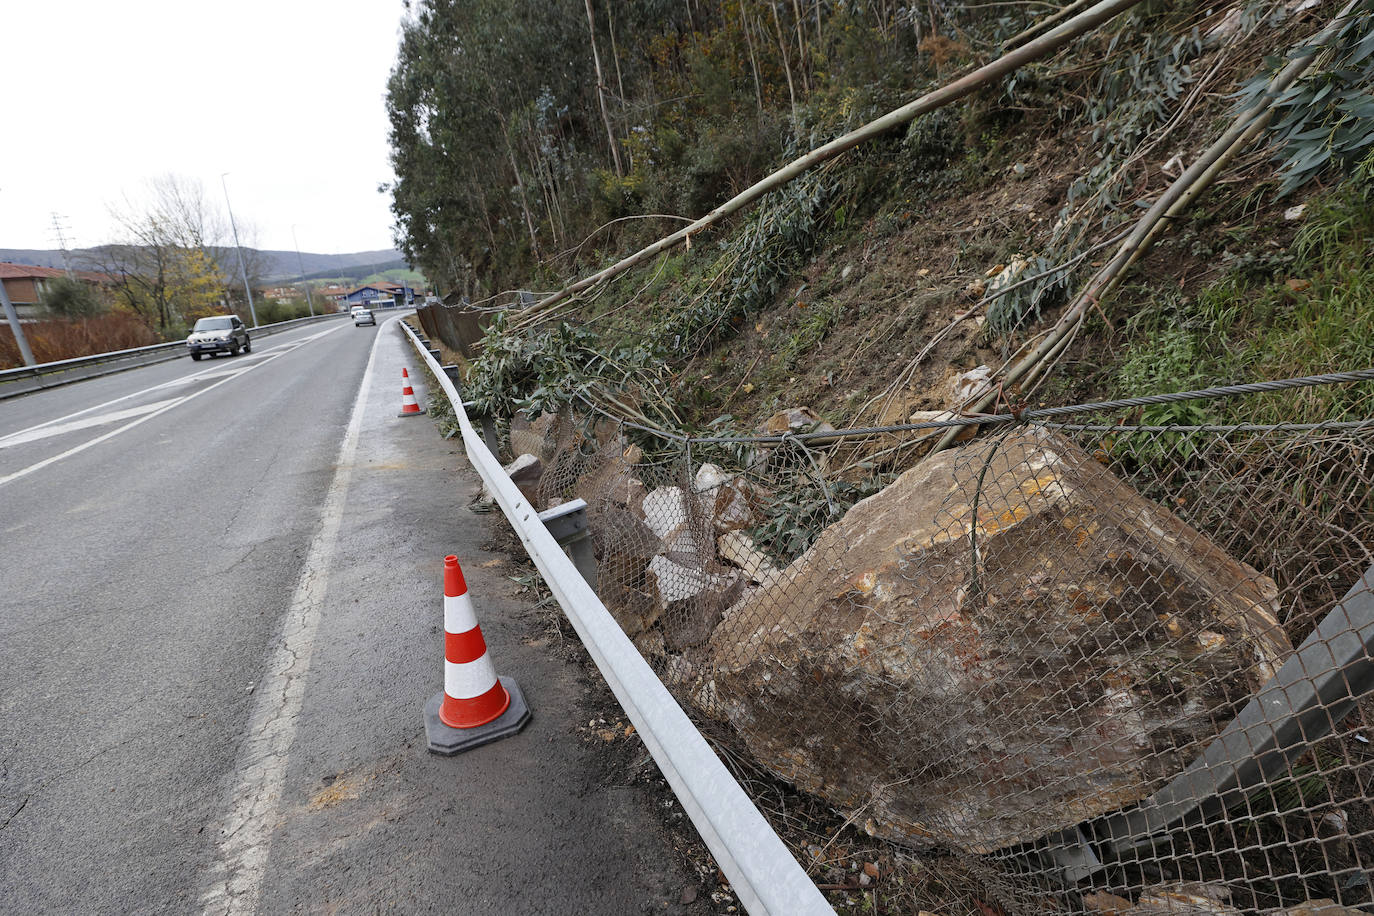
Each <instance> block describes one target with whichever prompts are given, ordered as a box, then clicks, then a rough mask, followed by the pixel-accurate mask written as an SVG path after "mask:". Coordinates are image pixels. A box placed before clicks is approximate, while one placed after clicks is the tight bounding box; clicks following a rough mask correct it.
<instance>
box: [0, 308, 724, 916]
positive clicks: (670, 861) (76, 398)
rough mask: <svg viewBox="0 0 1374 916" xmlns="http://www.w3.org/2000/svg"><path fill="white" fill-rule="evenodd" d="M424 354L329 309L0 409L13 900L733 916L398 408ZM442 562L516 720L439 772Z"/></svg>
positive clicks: (466, 484)
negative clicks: (465, 589) (244, 345)
mask: <svg viewBox="0 0 1374 916" xmlns="http://www.w3.org/2000/svg"><path fill="white" fill-rule="evenodd" d="M414 365H415V362H414V360H413V358H412V356H411V354H410V353H409V351H408V348H407V347H406V346H405V344H404V343H403V341H402V335H401V334H400V332H399V329H398V328H397V327H396V326H395V325H394V324H392V323H390V322H388V321H383V322H382V323H381V326H380V327H379V328H377V329H375V330H374V329H373V328H354V327H353V326H352V324H351V323H349V322H347V321H340V322H337V323H336V322H324V323H321V324H317V325H311V326H309V327H306V328H302V329H298V330H295V331H291V332H287V333H283V334H281V335H277V336H272V337H261V338H259V339H258V340H256V341H255V342H254V352H253V353H252V354H251V355H242V356H238V357H227V358H224V357H222V358H218V359H214V360H209V361H202V362H200V363H192V362H190V361H189V360H177V361H175V362H171V363H164V364H159V365H155V366H148V367H144V368H141V369H137V370H133V371H130V372H126V373H121V374H119V375H114V376H110V377H107V378H102V379H96V380H91V381H87V382H82V383H79V384H75V385H70V386H67V387H64V388H59V389H53V390H49V391H44V392H40V393H37V394H34V395H30V396H26V397H21V398H16V399H12V400H9V401H6V402H0V532H3V541H2V542H0V543H2V544H3V553H2V554H0V564H3V565H0V582H3V589H2V590H0V898H2V899H3V900H4V905H3V908H4V909H5V910H7V911H11V912H83V913H128V912H152V913H163V912H166V913H187V912H211V913H221V912H241V913H251V912H260V913H286V912H378V911H401V912H413V911H422V910H430V909H434V910H444V911H447V912H461V913H473V914H480V913H492V914H497V913H500V914H507V913H509V914H520V913H558V914H566V913H704V912H717V911H723V910H724V909H725V907H724V905H722V904H721V903H720V902H719V901H717V902H716V903H712V902H711V898H710V895H709V892H710V891H711V890H714V889H715V888H714V887H713V886H707V883H704V881H703V877H702V875H701V872H700V869H699V868H698V867H697V866H696V865H694V864H693V860H692V858H693V857H692V854H691V853H690V851H685V849H686V847H687V846H689V845H690V843H689V842H688V840H685V839H684V829H683V828H682V827H680V826H679V827H669V826H665V825H666V824H673V823H677V824H680V823H681V821H680V815H678V814H677V813H676V812H675V811H672V810H668V809H671V808H672V803H671V802H669V801H665V800H664V799H665V797H664V795H663V793H662V791H661V790H660V789H658V788H657V783H656V781H655V780H654V779H653V778H652V775H653V774H652V767H651V765H650V766H648V767H647V775H646V765H645V762H644V759H643V756H642V754H640V753H638V751H637V746H638V741H637V739H636V738H634V737H633V736H625V735H624V734H623V733H620V734H619V735H618V736H617V737H616V738H615V741H614V742H609V741H608V743H607V747H598V742H601V741H603V740H606V739H605V733H606V731H607V729H605V728H600V727H599V728H597V729H588V728H587V727H586V726H588V723H589V722H594V721H595V720H596V719H597V718H599V717H607V718H609V717H610V716H611V712H613V710H608V709H607V707H606V706H605V697H606V693H605V691H604V688H602V687H601V686H599V685H598V684H596V683H595V682H594V680H593V679H591V678H589V677H588V676H587V674H586V671H585V669H584V668H582V667H581V666H579V665H577V664H575V663H572V662H569V661H568V660H567V658H566V654H559V653H555V652H553V651H551V648H552V646H551V642H552V641H556V638H555V637H550V636H549V635H548V633H547V626H546V621H545V619H544V618H543V617H542V616H541V612H538V611H536V610H534V609H532V608H530V607H529V606H528V605H529V600H528V598H526V597H522V595H521V592H520V589H519V588H517V586H516V585H514V584H513V583H512V582H511V580H510V573H511V568H510V564H509V561H508V560H507V559H504V558H503V557H501V556H500V555H499V554H496V553H490V552H488V551H487V550H486V549H484V547H486V546H489V545H490V544H491V543H492V541H493V539H494V538H496V537H497V536H498V532H497V530H496V526H498V525H501V524H503V522H502V520H501V517H500V515H499V514H496V515H478V514H474V513H473V512H471V511H469V510H468V508H467V506H468V504H469V502H470V500H471V498H472V496H473V494H474V493H475V490H476V481H475V477H474V475H473V474H472V473H471V471H470V469H468V467H467V464H466V461H465V460H464V458H463V457H462V455H461V453H460V450H459V447H458V445H457V444H456V441H444V440H442V439H441V438H440V437H439V436H438V434H437V433H436V431H435V429H434V426H433V424H432V423H431V422H430V421H429V420H428V418H421V419H415V418H404V419H403V418H399V417H398V416H397V412H398V409H399V407H400V374H401V373H400V370H401V367H402V366H410V367H412V368H413V367H414ZM416 381H417V387H418V381H419V380H418V379H417V380H416ZM419 394H420V400H421V403H422V404H423V403H424V392H423V390H420V391H419ZM446 553H456V554H458V555H459V557H460V559H461V560H462V562H463V565H464V570H465V573H466V574H467V580H468V583H469V587H470V589H471V591H472V593H473V595H474V597H475V598H476V599H477V601H478V608H479V614H480V619H481V623H482V628H483V631H484V634H485V636H486V639H487V643H488V645H489V646H490V650H491V652H492V655H493V659H494V661H495V663H496V666H497V669H498V671H499V672H500V673H501V674H503V675H507V676H511V677H514V678H515V679H516V680H517V681H518V682H519V683H520V685H521V687H522V688H523V690H524V692H525V695H526V697H527V699H528V701H529V704H530V707H531V709H532V710H533V713H534V718H533V720H532V722H531V724H530V725H529V726H528V727H527V728H526V729H525V730H524V731H523V732H522V733H521V734H520V735H518V736H516V737H515V738H511V739H508V740H506V741H502V742H500V743H498V744H493V745H489V746H487V747H485V748H481V749H479V750H477V751H474V752H471V753H469V754H466V755H461V756H458V757H453V758H444V757H438V756H435V755H432V754H429V753H428V752H427V751H426V750H425V745H424V735H423V723H422V719H421V708H422V705H423V703H424V701H425V699H426V698H427V697H428V696H430V695H431V694H433V693H434V692H435V691H437V690H438V689H439V687H440V685H441V683H442V629H443V626H442V597H441V596H442V579H441V567H442V557H443V556H444V554H446ZM597 724H598V725H599V723H597ZM597 732H600V733H601V734H602V735H603V737H602V738H595V737H592V738H590V739H589V735H594V734H595V733H597ZM610 744H615V745H616V748H615V752H611V750H610V748H609V745H610ZM698 889H700V890H701V893H700V894H699V895H698V893H697V891H698ZM692 899H695V901H696V902H695V903H689V904H683V903H680V901H681V900H692Z"/></svg>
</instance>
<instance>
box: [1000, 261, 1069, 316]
mask: <svg viewBox="0 0 1374 916" xmlns="http://www.w3.org/2000/svg"><path fill="white" fill-rule="evenodd" d="M1072 274H1073V271H1072V269H1070V268H1068V267H1065V266H1063V265H1062V264H1056V263H1053V262H1052V261H1051V259H1049V258H1046V257H1043V256H1040V255H1036V256H1035V257H1032V258H1030V259H1029V260H1028V261H1027V262H1026V267H1025V269H1024V270H1022V271H1020V272H1019V273H1017V274H1014V275H1012V276H1010V277H1009V278H1007V279H1006V280H1004V281H998V280H997V279H996V278H994V281H993V282H992V283H989V284H988V288H987V292H986V295H987V296H988V297H989V298H992V297H995V298H992V301H991V302H990V303H989V304H988V331H989V333H992V334H1010V333H1012V332H1013V331H1015V330H1016V329H1018V328H1020V327H1021V326H1022V325H1023V324H1025V323H1026V322H1027V321H1033V320H1038V319H1039V318H1040V313H1041V311H1042V310H1043V309H1046V308H1053V307H1054V306H1056V305H1058V304H1059V303H1060V302H1061V301H1062V300H1063V299H1064V298H1065V297H1066V295H1067V294H1068V291H1069V280H1070V277H1071V276H1072ZM1021 284H1024V285H1021Z"/></svg>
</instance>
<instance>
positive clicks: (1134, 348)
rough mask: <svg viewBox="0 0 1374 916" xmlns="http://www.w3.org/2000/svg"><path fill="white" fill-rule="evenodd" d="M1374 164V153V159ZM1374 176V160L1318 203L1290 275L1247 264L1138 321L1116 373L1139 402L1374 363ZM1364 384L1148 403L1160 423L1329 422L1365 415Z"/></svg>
mask: <svg viewBox="0 0 1374 916" xmlns="http://www.w3.org/2000/svg"><path fill="white" fill-rule="evenodd" d="M1368 161H1374V157H1370V160H1367V162H1368ZM1372 240H1374V182H1371V181H1370V178H1369V175H1368V174H1367V170H1366V166H1363V165H1362V166H1361V169H1360V170H1358V171H1357V173H1356V174H1355V175H1354V176H1352V177H1351V178H1350V179H1349V180H1348V181H1347V182H1345V183H1344V184H1343V185H1342V186H1340V187H1338V188H1337V189H1335V190H1333V191H1332V192H1330V193H1328V194H1326V195H1323V196H1322V197H1319V198H1316V199H1314V200H1312V201H1309V203H1308V208H1307V213H1306V224H1305V225H1304V227H1303V229H1302V230H1301V232H1300V233H1299V234H1298V236H1297V238H1296V239H1295V240H1294V242H1293V245H1292V247H1291V252H1290V254H1289V255H1288V256H1287V257H1286V258H1284V259H1281V260H1279V261H1278V262H1277V263H1279V264H1286V265H1287V266H1288V267H1289V270H1288V271H1282V272H1280V273H1279V274H1277V275H1270V276H1266V275H1264V274H1263V273H1262V272H1259V273H1257V272H1256V271H1254V270H1253V269H1252V265H1251V264H1250V263H1249V262H1246V261H1242V260H1240V259H1237V261H1236V262H1233V264H1232V266H1231V269H1230V270H1228V272H1227V273H1226V274H1225V275H1224V276H1223V277H1221V278H1220V279H1218V280H1217V281H1215V282H1213V283H1212V284H1210V285H1208V286H1207V287H1206V288H1205V289H1203V290H1202V291H1201V292H1199V294H1198V295H1197V296H1196V297H1195V298H1194V299H1192V300H1185V299H1182V298H1180V297H1178V296H1172V297H1167V296H1166V297H1163V298H1161V299H1159V300H1158V301H1157V302H1156V303H1155V304H1154V305H1153V306H1151V307H1148V308H1146V309H1144V310H1142V311H1141V312H1140V313H1138V314H1137V315H1136V316H1134V317H1132V319H1131V320H1130V321H1129V322H1128V323H1127V325H1126V328H1125V335H1126V338H1127V339H1128V340H1129V341H1130V344H1129V345H1128V346H1127V347H1126V350H1125V352H1124V354H1123V355H1122V358H1121V359H1120V360H1119V362H1118V363H1117V365H1116V366H1115V368H1114V369H1113V371H1112V379H1113V385H1114V388H1115V392H1114V394H1115V395H1116V396H1119V397H1134V396H1137V395H1143V394H1158V393H1161V392H1168V391H1181V390H1189V389H1195V388H1199V387H1206V386H1209V385H1213V384H1221V383H1226V382H1231V381H1237V382H1247V381H1258V380H1261V379H1276V378H1291V377H1298V376H1306V375H1317V374H1321V373H1326V372H1338V371H1344V370H1351V369H1364V368H1368V367H1370V366H1374V309H1371V308H1370V307H1369V303H1370V302H1371V301H1374V245H1372V244H1371V241H1372ZM1369 406H1370V405H1369V403H1368V395H1367V392H1366V391H1365V390H1364V389H1362V388H1361V387H1360V386H1329V387H1326V388H1321V389H1307V390H1302V391H1297V392H1287V393H1281V394H1272V395H1266V396H1264V397H1263V398H1256V399H1249V400H1247V401H1245V402H1244V403H1243V404H1241V403H1237V402H1234V401H1219V402H1216V403H1215V404H1207V403H1204V402H1196V401H1190V402H1179V403H1175V404H1166V405H1154V406H1151V407H1146V408H1145V409H1144V411H1143V413H1142V416H1141V419H1142V421H1143V422H1145V423H1148V424H1152V425H1153V424H1161V425H1163V424H1189V425H1191V424H1198V423H1203V422H1221V423H1225V422H1240V421H1244V422H1275V423H1278V422H1318V421H1322V420H1343V419H1356V418H1362V417H1363V416H1365V415H1367V413H1368V410H1369Z"/></svg>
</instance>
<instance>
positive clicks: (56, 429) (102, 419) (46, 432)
mask: <svg viewBox="0 0 1374 916" xmlns="http://www.w3.org/2000/svg"><path fill="white" fill-rule="evenodd" d="M178 400H180V398H169V399H167V400H165V401H154V402H153V403H151V404H140V405H139V406H138V407H126V408H124V409H123V410H112V411H110V412H109V413H101V414H96V415H95V416H93V417H82V418H81V419H79V420H69V421H68V422H66V423H62V424H60V425H58V426H43V427H41V428H40V427H33V428H31V429H26V430H21V431H20V432H17V433H11V434H10V435H8V436H0V448H10V447H11V446H15V445H22V444H23V443H25V442H36V441H38V440H39V439H47V438H48V437H50V436H61V435H63V434H65V433H74V432H77V431H78V430H82V429H90V428H91V427H92V426H104V425H105V424H107V423H118V422H119V421H120V420H130V419H133V418H134V417H141V416H143V415H144V414H145V413H152V412H153V411H154V410H161V409H162V408H164V407H166V406H167V405H169V404H171V403H172V402H173V401H178Z"/></svg>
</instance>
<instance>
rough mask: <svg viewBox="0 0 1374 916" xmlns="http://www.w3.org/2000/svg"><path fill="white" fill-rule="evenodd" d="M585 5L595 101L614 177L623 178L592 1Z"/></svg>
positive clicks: (587, 1) (587, 0) (623, 172)
mask: <svg viewBox="0 0 1374 916" xmlns="http://www.w3.org/2000/svg"><path fill="white" fill-rule="evenodd" d="M586 4H587V34H588V35H589V36H591V39H592V63H593V64H594V65H595V66H596V99H597V101H598V102H600V103H601V120H602V121H603V122H604V123H605V125H606V142H607V143H609V144H610V147H611V162H613V163H614V164H615V177H617V178H624V177H625V171H624V169H622V168H621V167H620V148H619V144H617V143H616V142H615V132H614V131H613V130H611V113H610V111H608V110H607V109H606V81H605V80H604V79H602V78H601V52H599V51H597V49H596V19H595V18H594V17H593V16H592V0H586Z"/></svg>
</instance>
